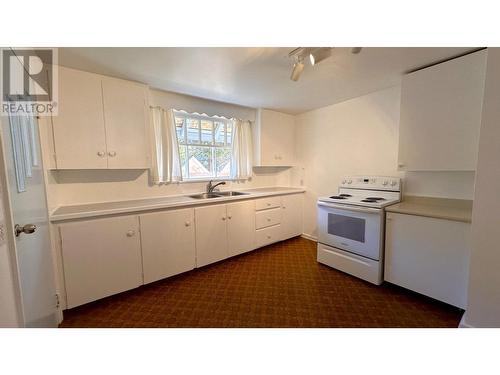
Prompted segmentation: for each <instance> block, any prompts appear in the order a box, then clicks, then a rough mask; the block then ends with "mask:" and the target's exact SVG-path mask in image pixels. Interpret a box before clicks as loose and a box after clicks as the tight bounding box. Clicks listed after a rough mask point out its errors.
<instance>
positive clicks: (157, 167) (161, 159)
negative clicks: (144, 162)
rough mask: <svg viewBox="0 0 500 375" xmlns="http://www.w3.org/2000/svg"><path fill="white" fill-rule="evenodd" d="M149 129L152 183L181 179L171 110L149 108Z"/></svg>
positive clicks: (177, 146) (165, 182)
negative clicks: (150, 135) (151, 150)
mask: <svg viewBox="0 0 500 375" xmlns="http://www.w3.org/2000/svg"><path fill="white" fill-rule="evenodd" d="M150 111H151V116H150V117H151V130H152V138H153V139H152V142H151V143H152V145H153V165H152V169H151V175H152V178H153V183H155V184H168V183H172V182H177V181H182V172H181V161H180V157H179V145H178V143H177V133H176V131H175V118H174V112H173V110H171V109H169V110H164V109H162V108H158V107H154V108H151V110H150Z"/></svg>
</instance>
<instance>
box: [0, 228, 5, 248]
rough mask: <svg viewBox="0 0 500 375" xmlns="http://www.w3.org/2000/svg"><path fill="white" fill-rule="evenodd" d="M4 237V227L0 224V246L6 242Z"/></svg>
mask: <svg viewBox="0 0 500 375" xmlns="http://www.w3.org/2000/svg"><path fill="white" fill-rule="evenodd" d="M6 235H7V234H6V233H5V225H4V224H3V223H0V246H1V245H3V244H4V243H6V242H7V238H6Z"/></svg>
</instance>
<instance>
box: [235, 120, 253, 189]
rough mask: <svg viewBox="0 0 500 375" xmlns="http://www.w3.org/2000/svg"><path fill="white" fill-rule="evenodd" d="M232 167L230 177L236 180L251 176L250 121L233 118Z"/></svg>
mask: <svg viewBox="0 0 500 375" xmlns="http://www.w3.org/2000/svg"><path fill="white" fill-rule="evenodd" d="M233 130H234V132H233V150H232V158H233V167H232V170H231V177H232V178H234V179H238V180H243V179H248V178H250V177H252V163H253V160H252V154H253V149H252V128H251V124H250V121H242V120H238V119H235V120H234V129H233Z"/></svg>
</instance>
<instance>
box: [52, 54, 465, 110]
mask: <svg viewBox="0 0 500 375" xmlns="http://www.w3.org/2000/svg"><path fill="white" fill-rule="evenodd" d="M292 49H294V48H59V63H60V64H61V65H63V66H67V67H72V68H77V69H81V70H85V71H89V72H94V73H101V74H106V75H110V76H114V77H119V78H126V79H130V80H135V81H140V82H144V83H146V84H148V85H149V86H151V87H152V88H157V89H161V90H166V91H174V92H178V93H182V94H188V95H193V96H197V97H202V98H207V99H212V100H217V101H222V102H227V103H233V104H239V105H243V106H248V107H255V108H257V107H262V108H268V109H274V110H278V111H282V112H287V113H291V114H298V113H301V112H305V111H308V110H311V109H314V108H319V107H323V106H326V105H329V104H334V103H338V102H341V101H344V100H347V99H350V98H354V97H357V96H360V95H364V94H367V93H369V92H372V91H376V90H380V89H384V88H387V87H390V86H394V85H396V84H398V83H399V82H400V79H401V76H402V74H404V73H406V72H408V71H412V70H415V69H418V68H420V67H423V66H426V65H430V64H433V63H436V62H439V61H442V60H445V59H448V58H451V57H455V56H458V55H461V54H464V53H466V52H468V51H472V50H474V49H472V48H363V50H362V51H361V53H360V54H358V55H353V54H351V53H350V48H335V49H334V50H333V54H332V57H330V58H328V59H327V60H324V61H322V62H321V63H320V64H318V65H316V66H314V67H313V66H310V65H309V64H307V65H306V68H305V69H304V72H303V73H302V76H301V77H300V80H299V81H298V82H293V81H291V80H290V78H289V77H290V72H291V68H292V61H291V60H290V59H289V58H288V53H289V52H290V51H291V50H292Z"/></svg>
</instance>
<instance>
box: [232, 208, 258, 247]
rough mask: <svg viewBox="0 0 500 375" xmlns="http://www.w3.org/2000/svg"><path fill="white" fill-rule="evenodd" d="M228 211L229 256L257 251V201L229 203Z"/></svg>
mask: <svg viewBox="0 0 500 375" xmlns="http://www.w3.org/2000/svg"><path fill="white" fill-rule="evenodd" d="M226 209H227V247H228V254H229V256H233V255H237V254H241V253H244V252H247V251H250V250H253V249H255V220H254V218H255V201H254V200H249V201H243V202H236V203H229V204H228V205H227V206H226Z"/></svg>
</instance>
